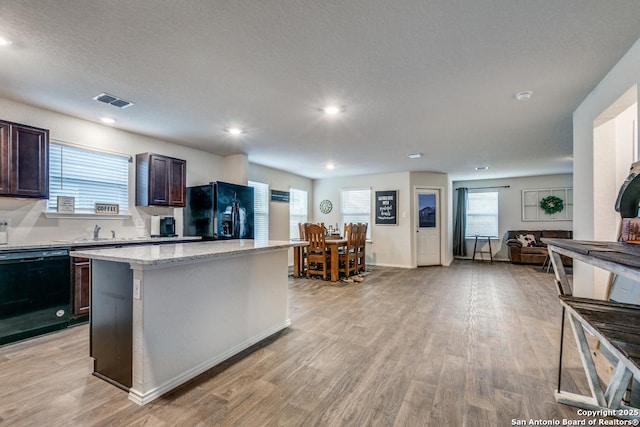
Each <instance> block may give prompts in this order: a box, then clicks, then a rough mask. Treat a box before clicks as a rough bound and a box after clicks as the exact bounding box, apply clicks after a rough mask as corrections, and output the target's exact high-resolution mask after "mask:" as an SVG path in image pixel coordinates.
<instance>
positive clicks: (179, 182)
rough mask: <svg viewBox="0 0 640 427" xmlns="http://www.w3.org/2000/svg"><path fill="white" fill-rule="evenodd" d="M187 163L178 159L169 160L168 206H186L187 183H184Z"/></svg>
mask: <svg viewBox="0 0 640 427" xmlns="http://www.w3.org/2000/svg"><path fill="white" fill-rule="evenodd" d="M186 166H187V163H186V162H185V161H184V160H180V159H171V162H170V164H169V205H171V206H182V207H184V206H185V204H186V198H187V183H186V175H187V174H186Z"/></svg>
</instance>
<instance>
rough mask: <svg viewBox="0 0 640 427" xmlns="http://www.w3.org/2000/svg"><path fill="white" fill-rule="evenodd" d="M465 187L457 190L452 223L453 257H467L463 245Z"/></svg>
mask: <svg viewBox="0 0 640 427" xmlns="http://www.w3.org/2000/svg"><path fill="white" fill-rule="evenodd" d="M468 193H469V189H468V188H466V187H462V188H458V206H457V207H456V213H455V217H454V222H453V255H454V256H467V245H465V241H464V235H465V231H466V228H467V194H468Z"/></svg>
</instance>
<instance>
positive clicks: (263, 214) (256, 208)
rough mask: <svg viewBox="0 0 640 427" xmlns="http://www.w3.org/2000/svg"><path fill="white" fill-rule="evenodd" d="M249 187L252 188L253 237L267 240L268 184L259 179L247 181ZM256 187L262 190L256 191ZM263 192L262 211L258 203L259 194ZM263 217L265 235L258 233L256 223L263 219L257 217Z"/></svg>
mask: <svg viewBox="0 0 640 427" xmlns="http://www.w3.org/2000/svg"><path fill="white" fill-rule="evenodd" d="M247 184H248V186H249V187H252V188H253V238H254V240H260V241H267V240H269V231H270V230H269V184H267V183H265V182H260V181H248V182H247ZM258 188H261V189H262V190H260V191H258ZM260 193H262V194H264V200H263V201H264V203H262V205H263V206H264V212H263V211H261V210H259V207H260V204H258V196H259V194H260ZM259 217H260V218H262V217H264V225H266V232H265V234H266V236H259V235H258V224H259V223H260V224H262V222H263V221H259V220H258V218H259Z"/></svg>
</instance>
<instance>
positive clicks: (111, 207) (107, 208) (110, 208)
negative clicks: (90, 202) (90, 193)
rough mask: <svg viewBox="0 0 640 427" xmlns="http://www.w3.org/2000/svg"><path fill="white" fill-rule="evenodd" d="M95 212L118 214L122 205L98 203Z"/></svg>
mask: <svg viewBox="0 0 640 427" xmlns="http://www.w3.org/2000/svg"><path fill="white" fill-rule="evenodd" d="M94 212H95V213H97V214H100V215H118V214H119V213H120V205H119V204H117V203H96V204H95V209H94Z"/></svg>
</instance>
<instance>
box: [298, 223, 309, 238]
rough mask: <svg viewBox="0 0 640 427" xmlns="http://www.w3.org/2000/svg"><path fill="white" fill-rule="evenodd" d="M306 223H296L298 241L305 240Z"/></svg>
mask: <svg viewBox="0 0 640 427" xmlns="http://www.w3.org/2000/svg"><path fill="white" fill-rule="evenodd" d="M308 225H309V223H308V222H299V223H298V232H299V233H300V240H307V226H308Z"/></svg>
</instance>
